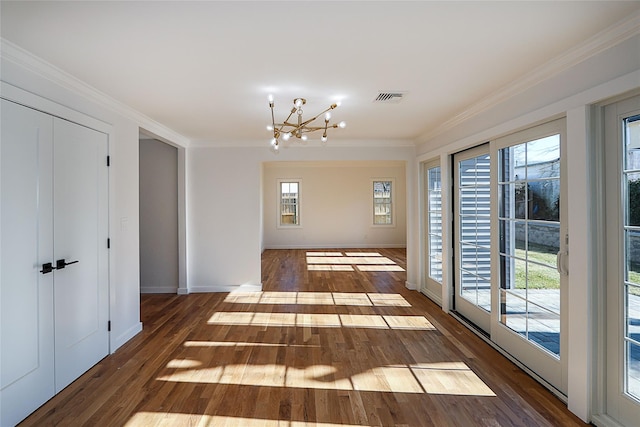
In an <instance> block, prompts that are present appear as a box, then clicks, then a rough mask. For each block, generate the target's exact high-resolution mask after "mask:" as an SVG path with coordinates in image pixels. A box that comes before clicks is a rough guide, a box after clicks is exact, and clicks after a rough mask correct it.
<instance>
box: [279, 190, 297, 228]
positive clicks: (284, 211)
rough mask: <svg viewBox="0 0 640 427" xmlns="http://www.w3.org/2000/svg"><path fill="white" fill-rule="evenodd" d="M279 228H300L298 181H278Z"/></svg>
mask: <svg viewBox="0 0 640 427" xmlns="http://www.w3.org/2000/svg"><path fill="white" fill-rule="evenodd" d="M278 186H279V189H278V190H279V203H280V215H279V222H278V224H279V226H281V227H291V226H300V181H285V180H279V181H278Z"/></svg>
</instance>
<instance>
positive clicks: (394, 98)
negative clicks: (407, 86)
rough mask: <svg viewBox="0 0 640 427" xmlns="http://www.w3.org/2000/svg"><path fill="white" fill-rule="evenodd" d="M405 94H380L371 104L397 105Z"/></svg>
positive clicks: (396, 92)
mask: <svg viewBox="0 0 640 427" xmlns="http://www.w3.org/2000/svg"><path fill="white" fill-rule="evenodd" d="M406 94H407V92H398V91H395V92H380V93H379V94H378V96H376V99H374V100H373V102H375V103H377V104H397V103H398V102H400V101H402V98H403V97H404V96H405V95H406Z"/></svg>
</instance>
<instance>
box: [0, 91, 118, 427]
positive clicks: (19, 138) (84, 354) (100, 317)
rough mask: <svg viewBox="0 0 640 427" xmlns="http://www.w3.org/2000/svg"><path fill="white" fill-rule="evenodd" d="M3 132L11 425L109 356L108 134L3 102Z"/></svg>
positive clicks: (3, 286)
mask: <svg viewBox="0 0 640 427" xmlns="http://www.w3.org/2000/svg"><path fill="white" fill-rule="evenodd" d="M1 137H2V139H1V145H0V161H1V166H2V169H1V175H0V179H1V180H0V185H1V189H2V193H1V204H0V207H1V218H0V227H1V228H0V233H1V237H2V238H1V241H2V246H1V252H0V255H1V268H2V270H1V273H0V274H1V276H0V280H1V281H0V298H1V299H0V301H1V312H0V316H1V324H0V329H1V330H0V334H1V335H0V341H1V347H0V351H1V353H0V366H1V369H0V372H1V394H0V405H1V411H0V412H1V419H0V424H1V425H3V426H5V425H6V426H11V425H14V424H16V423H17V422H19V421H20V420H22V419H23V418H24V417H26V416H27V415H29V414H30V413H31V412H32V411H34V410H35V409H37V408H38V407H39V406H40V405H41V404H43V403H44V402H46V401H47V400H48V399H49V398H51V397H52V396H53V395H54V394H55V393H57V392H58V391H60V390H62V389H63V388H64V387H65V386H67V385H68V384H69V383H70V382H71V381H73V380H74V379H76V378H77V377H78V376H80V375H81V374H82V373H83V372H85V371H86V370H87V369H89V368H90V367H91V366H92V365H94V364H95V363H96V362H97V361H99V360H100V359H102V358H103V357H104V356H106V355H107V354H108V350H109V348H108V345H109V344H108V343H109V340H108V330H107V322H108V307H109V305H108V304H109V302H108V268H107V266H108V258H107V257H108V252H107V232H108V227H107V224H108V222H107V213H108V207H107V200H108V198H107V190H108V179H107V167H106V155H107V137H106V135H104V134H102V133H100V132H97V131H93V130H90V129H87V128H84V127H82V126H79V125H76V124H73V123H70V122H67V121H64V120H61V119H58V118H53V117H51V116H49V115H46V114H43V113H40V112H37V111H35V110H32V109H30V108H26V107H23V106H20V105H17V104H14V103H12V102H8V101H5V100H2V135H1ZM73 261H77V262H75V263H74V262H73ZM67 263H69V265H65V264H67Z"/></svg>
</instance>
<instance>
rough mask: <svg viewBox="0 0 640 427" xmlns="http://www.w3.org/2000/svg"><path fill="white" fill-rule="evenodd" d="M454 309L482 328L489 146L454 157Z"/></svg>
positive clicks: (486, 293) (485, 324) (487, 287)
mask: <svg viewBox="0 0 640 427" xmlns="http://www.w3.org/2000/svg"><path fill="white" fill-rule="evenodd" d="M454 162H455V175H454V186H455V194H454V206H455V215H454V217H455V242H454V244H455V269H456V275H455V295H454V307H455V310H456V312H458V313H459V314H461V315H462V316H464V317H466V318H467V319H469V320H470V321H471V322H473V323H474V324H475V325H477V326H478V327H480V328H481V329H482V330H483V331H485V332H487V333H488V332H489V330H490V322H491V319H490V313H491V197H490V195H491V185H490V184H491V183H490V177H491V175H490V171H491V169H490V157H489V145H488V144H485V145H483V146H480V147H476V148H473V149H470V150H467V151H464V152H461V153H458V154H456V155H455V156H454Z"/></svg>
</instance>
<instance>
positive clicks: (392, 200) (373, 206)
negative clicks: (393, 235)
mask: <svg viewBox="0 0 640 427" xmlns="http://www.w3.org/2000/svg"><path fill="white" fill-rule="evenodd" d="M376 182H390V183H391V197H390V201H389V203H390V205H391V206H390V207H391V209H390V211H391V222H390V223H389V224H376V197H375V183H376ZM395 186H396V180H395V178H372V179H371V186H370V187H369V190H370V191H371V226H372V227H375V228H385V227H395V226H396V200H395V199H396V195H395V194H396V192H395Z"/></svg>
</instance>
